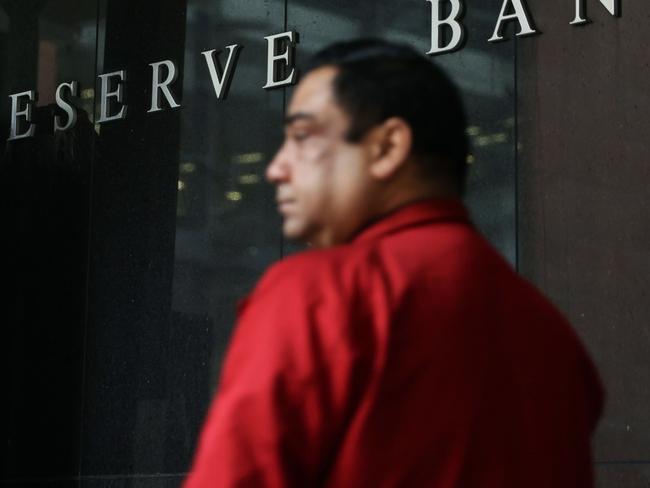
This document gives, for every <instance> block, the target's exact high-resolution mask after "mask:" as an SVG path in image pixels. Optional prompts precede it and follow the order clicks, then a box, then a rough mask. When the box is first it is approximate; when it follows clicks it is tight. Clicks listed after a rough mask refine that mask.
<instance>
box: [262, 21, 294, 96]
mask: <svg viewBox="0 0 650 488" xmlns="http://www.w3.org/2000/svg"><path fill="white" fill-rule="evenodd" d="M297 37H298V36H297V34H296V32H293V31H288V32H282V33H281V34H274V35H272V36H266V37H265V38H264V39H266V42H267V45H268V56H267V65H266V85H264V88H276V87H278V86H285V85H292V84H293V83H295V82H296V76H297V75H298V73H296V69H295V68H292V69H291V73H289V76H287V77H286V78H285V79H284V80H276V79H275V78H276V77H277V76H278V71H279V69H278V64H277V62H278V61H284V63H285V64H286V65H287V66H290V65H291V64H292V63H293V51H294V47H295V44H296V42H298V40H297ZM282 38H286V39H288V40H289V45H288V46H287V49H286V50H285V51H284V52H283V53H282V54H275V53H276V51H277V47H278V44H280V43H279V40H280V39H282Z"/></svg>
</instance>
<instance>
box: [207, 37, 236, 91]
mask: <svg viewBox="0 0 650 488" xmlns="http://www.w3.org/2000/svg"><path fill="white" fill-rule="evenodd" d="M240 48H241V46H240V45H239V44H233V45H231V46H227V47H226V49H228V59H226V66H225V67H224V68H223V70H222V75H221V78H219V74H218V73H217V68H216V67H215V65H214V56H213V53H214V52H215V51H217V50H216V49H212V50H210V51H203V52H202V53H201V54H203V57H204V58H205V62H206V63H207V65H208V71H209V72H210V79H211V80H212V86H213V87H214V93H215V95H217V100H221V99H224V98H226V97H227V96H228V88H229V87H230V81H231V80H232V72H233V69H234V68H235V63H236V62H237V58H238V57H239V49H240ZM217 54H219V52H218V51H217Z"/></svg>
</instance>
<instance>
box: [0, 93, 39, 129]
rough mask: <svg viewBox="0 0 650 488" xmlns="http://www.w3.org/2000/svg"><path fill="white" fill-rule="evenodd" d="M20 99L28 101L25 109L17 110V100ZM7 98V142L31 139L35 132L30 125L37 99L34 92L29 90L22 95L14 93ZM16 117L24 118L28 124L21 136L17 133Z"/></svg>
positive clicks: (33, 126) (34, 127) (32, 125)
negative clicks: (9, 111)
mask: <svg viewBox="0 0 650 488" xmlns="http://www.w3.org/2000/svg"><path fill="white" fill-rule="evenodd" d="M21 97H27V98H28V100H27V104H26V106H25V108H24V109H22V110H18V99H19V98H21ZM9 98H11V131H10V132H9V138H8V139H7V140H8V141H13V140H16V139H23V138H25V137H33V136H34V133H35V132H36V126H35V125H34V124H32V109H33V106H34V103H36V99H37V98H38V96H37V95H36V92H35V91H34V90H29V91H26V92H22V93H14V94H13V95H9ZM18 117H25V120H26V121H27V123H28V124H29V128H28V129H27V131H26V132H23V133H22V134H19V133H18V122H19V121H18Z"/></svg>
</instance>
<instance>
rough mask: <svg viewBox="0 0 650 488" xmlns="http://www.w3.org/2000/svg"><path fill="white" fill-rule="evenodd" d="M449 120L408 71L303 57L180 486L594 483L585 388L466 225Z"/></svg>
mask: <svg viewBox="0 0 650 488" xmlns="http://www.w3.org/2000/svg"><path fill="white" fill-rule="evenodd" d="M466 155H467V140H466V136H465V116H464V112H463V108H462V104H461V100H460V97H459V95H458V93H457V90H456V89H455V87H454V86H453V84H452V83H451V82H450V81H449V79H448V78H447V77H446V76H445V75H444V74H443V73H442V72H441V71H440V70H439V69H438V68H437V67H436V66H435V65H434V64H433V63H431V62H430V61H429V60H428V59H427V58H425V57H423V56H420V55H418V54H417V53H415V52H414V51H413V50H411V49H410V48H407V47H404V46H400V45H395V44H391V43H386V42H382V41H371V40H369V41H355V42H348V43H342V44H337V45H334V46H331V47H329V48H327V49H325V50H324V51H321V52H320V53H318V54H317V55H316V56H315V58H314V59H313V62H312V65H311V67H310V69H309V70H307V74H306V75H304V78H303V81H302V82H301V83H300V84H299V85H298V87H297V88H296V90H295V94H294V96H293V98H292V100H291V103H290V106H289V108H288V112H287V117H286V137H285V141H284V144H283V145H282V147H281V148H280V150H279V151H278V153H277V154H276V156H275V158H274V159H273V161H272V162H271V163H270V165H269V167H268V169H267V178H268V180H269V181H271V182H272V183H273V184H275V185H276V186H277V203H278V207H279V211H280V213H281V214H282V216H283V217H284V220H283V232H284V234H285V236H286V237H288V238H292V239H299V240H303V241H306V242H309V243H310V244H311V245H312V247H313V249H312V250H309V251H307V252H303V253H300V254H296V255H293V256H291V257H288V258H286V259H284V260H282V261H281V262H279V263H277V264H275V265H274V266H272V267H271V268H270V269H269V270H268V271H267V272H266V274H265V275H264V276H263V277H262V279H261V280H260V282H259V283H258V285H257V286H256V288H255V289H254V291H253V292H252V293H251V295H250V296H249V297H248V298H247V300H246V301H244V302H243V303H242V304H241V306H240V310H239V320H238V323H237V327H236V330H235V332H234V336H233V339H232V343H231V345H230V349H229V351H228V354H227V357H226V361H225V365H224V369H223V373H222V377H221V381H220V385H219V392H218V394H217V396H216V398H215V400H214V403H213V405H212V407H211V409H210V411H209V414H208V418H207V421H206V424H205V426H204V429H203V432H202V434H201V439H200V443H199V446H198V451H197V453H196V458H195V461H194V467H193V471H192V473H191V474H190V476H189V477H188V479H187V481H186V484H185V486H186V488H199V487H205V488H208V487H210V488H213V487H234V486H237V487H311V486H327V487H354V488H362V487H368V488H377V487H416V488H420V487H441V488H443V487H444V488H450V487H477V488H514V487H517V488H522V487H526V488H537V487H539V488H541V487H545V488H580V487H590V486H592V485H593V480H592V466H591V449H590V437H591V434H592V432H593V430H594V427H595V425H596V423H597V420H598V418H599V416H600V413H601V409H602V389H601V386H600V382H599V379H598V375H597V373H596V371H595V370H594V367H593V365H592V363H591V361H590V359H589V357H588V355H587V353H586V352H585V350H584V348H583V346H582V345H581V343H580V341H579V340H578V338H577V337H576V335H575V333H574V332H573V331H572V329H571V328H570V326H569V324H568V323H567V322H566V320H565V319H564V318H563V317H562V315H561V314H560V313H558V312H557V311H556V309H555V308H554V307H553V306H552V305H551V304H550V303H549V302H548V301H547V300H546V299H545V298H543V297H542V295H541V294H540V293H539V292H538V291H536V290H535V289H534V288H533V287H532V286H531V285H530V284H528V283H527V282H526V281H524V280H523V279H522V278H521V277H519V276H518V275H517V274H516V273H515V272H514V271H513V270H512V268H511V267H510V266H509V265H508V264H507V263H506V262H505V261H504V260H503V259H502V258H501V257H500V256H499V255H498V254H497V253H496V252H495V251H494V249H493V248H492V247H491V246H490V245H489V244H488V243H487V242H486V241H485V240H484V239H483V238H482V237H481V236H480V235H479V234H478V233H477V232H476V230H475V229H474V228H473V226H472V225H471V223H470V221H469V218H468V215H467V212H466V210H465V208H464V207H463V205H462V203H461V201H460V197H461V195H462V191H463V185H464V179H465V168H466V165H465V161H466Z"/></svg>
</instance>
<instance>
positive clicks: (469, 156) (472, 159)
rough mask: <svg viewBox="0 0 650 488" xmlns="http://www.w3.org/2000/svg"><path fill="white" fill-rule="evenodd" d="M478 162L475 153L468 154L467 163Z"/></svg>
mask: <svg viewBox="0 0 650 488" xmlns="http://www.w3.org/2000/svg"><path fill="white" fill-rule="evenodd" d="M475 162H476V158H475V157H474V155H473V154H468V155H467V164H474V163H475Z"/></svg>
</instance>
